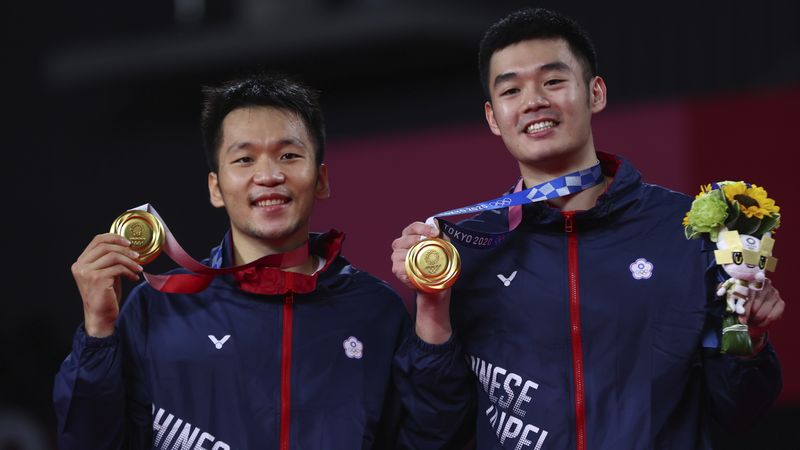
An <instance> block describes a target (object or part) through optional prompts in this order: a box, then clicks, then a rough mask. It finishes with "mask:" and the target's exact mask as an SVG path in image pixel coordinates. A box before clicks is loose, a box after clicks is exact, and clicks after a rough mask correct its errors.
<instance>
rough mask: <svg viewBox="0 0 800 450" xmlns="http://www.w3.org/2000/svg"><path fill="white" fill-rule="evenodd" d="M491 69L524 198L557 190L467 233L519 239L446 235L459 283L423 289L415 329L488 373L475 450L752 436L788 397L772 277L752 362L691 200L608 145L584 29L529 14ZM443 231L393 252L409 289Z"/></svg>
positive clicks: (502, 27) (411, 234)
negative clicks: (420, 245)
mask: <svg viewBox="0 0 800 450" xmlns="http://www.w3.org/2000/svg"><path fill="white" fill-rule="evenodd" d="M479 69H480V75H481V81H482V84H483V87H484V89H485V93H486V97H487V101H486V103H485V106H484V112H485V115H486V120H487V122H488V125H489V128H490V130H491V131H492V133H494V134H495V135H497V136H499V137H501V138H502V140H503V142H504V143H505V146H506V147H507V149H508V151H509V152H510V153H511V155H512V156H513V157H514V158H515V159H516V160H517V162H518V165H519V170H520V179H519V180H518V182H517V183H516V187H515V188H514V189H513V190H514V191H515V192H519V191H521V190H522V189H527V188H536V189H537V191H533V190H532V191H531V193H530V194H527V195H526V196H527V197H528V198H530V199H534V198H537V196H538V195H539V194H536V192H541V193H546V194H549V193H553V192H554V191H555V193H558V195H557V196H556V195H553V196H548V197H549V198H548V200H546V201H541V202H536V203H533V202H530V203H526V204H524V206H522V207H521V208H520V207H519V206H517V207H514V208H511V209H510V210H503V211H502V213H500V214H497V212H498V211H499V210H496V211H488V212H484V213H482V214H479V215H478V216H476V217H474V218H472V219H469V220H467V221H465V222H463V223H462V224H463V226H464V228H467V229H472V230H477V231H480V232H484V233H503V232H508V231H509V230H513V232H512V233H510V234H509V235H508V236H507V237H505V239H504V240H503V241H502V243H500V244H497V245H495V246H494V247H490V248H486V249H475V248H472V247H470V246H469V245H466V244H467V243H469V242H467V241H464V242H461V241H459V238H460V236H463V235H465V234H469V233H468V232H458V233H450V232H449V231H448V236H450V237H451V238H453V244H455V245H456V247H457V248H458V250H459V251H460V254H461V260H462V261H463V270H462V273H461V276H460V278H459V280H458V281H457V282H456V284H455V285H454V286H453V288H452V290H450V289H448V290H444V291H441V292H439V293H433V294H431V293H425V292H419V293H418V294H417V305H418V315H417V320H416V330H417V334H418V335H419V336H420V337H421V338H422V339H424V340H426V341H427V342H431V343H440V342H446V341H452V340H453V339H454V337H453V336H455V339H457V340H459V341H461V343H462V345H463V349H464V351H465V353H466V355H465V357H466V359H468V361H469V363H470V365H471V368H472V371H473V372H474V375H475V382H474V389H475V395H476V396H477V399H478V408H477V418H476V419H475V420H476V421H475V429H476V435H477V438H476V442H477V447H478V449H496V448H505V449H515V450H520V449H524V448H530V449H536V450H540V449H544V450H546V449H559V450H561V449H578V450H584V449H587V448H591V449H608V450H621V449H652V448H658V449H675V450H678V449H681V450H685V449H706V448H711V446H712V442H711V439H712V437H711V436H712V435H713V433H712V430H718V429H720V427H721V429H724V430H725V431H726V432H727V433H734V432H737V431H741V430H744V429H746V428H747V426H749V425H750V424H752V423H753V421H754V420H756V419H757V418H758V417H759V416H761V415H762V414H763V413H764V412H765V411H766V409H767V408H769V406H770V405H771V404H772V402H773V401H774V400H775V398H776V397H777V395H778V393H779V392H780V389H781V374H780V366H779V364H778V360H777V357H776V356H775V353H774V352H773V350H772V348H771V346H770V345H769V343H768V341H767V339H766V329H767V328H768V327H769V326H770V324H772V323H773V322H774V321H775V320H777V319H778V318H780V316H781V314H782V312H783V308H784V301H783V300H782V299H781V298H780V296H779V294H778V292H777V291H776V290H775V288H774V287H773V286H772V285H771V284H769V283H767V285H766V286H765V288H764V290H762V291H759V292H758V293H756V294H754V295H753V294H751V297H752V298H750V301H748V305H750V307H749V309H748V311H747V314H746V315H745V317H744V320H745V321H746V322H748V323H749V325H750V330H751V332H752V335H753V336H752V337H753V341H754V342H755V343H756V344H755V345H754V352H753V354H752V355H749V356H748V357H746V358H740V357H736V356H731V355H722V354H720V352H719V350H718V348H716V347H717V346H718V345H717V344H718V342H717V336H718V334H719V333H720V320H719V319H720V318H719V315H720V313H721V311H722V308H723V302H724V300H723V299H720V298H716V296H715V291H716V288H717V283H718V282H719V281H721V278H720V275H721V272H720V270H719V268H718V266H717V265H716V264H715V261H714V259H713V254H712V252H710V251H708V249H705V248H703V247H702V246H701V245H699V244H698V241H687V240H686V239H685V238H684V231H683V226H682V224H681V219H682V218H683V216H684V214H685V213H686V211H688V210H689V207H690V204H691V199H690V198H688V197H686V196H683V195H681V194H678V193H675V192H671V191H669V190H667V189H664V188H661V187H659V186H654V185H648V184H645V183H643V182H642V180H641V177H640V175H639V173H638V172H637V171H636V169H635V168H634V167H633V166H631V164H630V163H628V162H627V161H626V160H624V159H623V158H621V157H619V156H615V155H611V154H607V153H601V152H598V151H597V150H596V149H595V146H594V141H593V138H592V129H591V118H592V116H593V115H594V114H596V113H599V112H601V111H602V110H603V109H604V108H605V106H606V102H607V89H606V84H605V82H604V81H603V79H602V78H601V77H600V76H598V74H597V63H596V55H595V51H594V49H593V45H592V43H591V41H590V40H589V38H588V37H587V35H586V33H585V32H584V31H583V30H582V29H581V28H580V27H579V26H578V25H577V24H576V23H575V22H574V21H572V20H571V19H568V18H566V17H564V16H562V15H560V14H557V13H555V12H552V11H548V10H544V9H533V10H523V11H519V12H515V13H513V14H511V15H509V16H507V17H505V18H504V19H502V20H500V21H499V22H497V23H495V24H494V25H493V26H492V27H491V28H490V29H489V30H488V31H487V33H486V34H485V36H484V38H483V40H482V42H481V45H480V50H479ZM576 172H577V173H578V174H579V175H576V174H575V173H576ZM575 179H579V180H580V183H575V181H574V180H575ZM573 183H575V184H573ZM554 185H555V186H564V185H571V186H572V185H574V186H579V188H578V189H577V192H576V191H575V190H565V192H563V193H562V192H560V191H559V190H558V189H555V188H553V187H552V186H554ZM491 203H492V202H489V203H487V204H491ZM494 203H503V202H494ZM452 228H453V227H452V226H450V225H448V226H446V227H443V229H444V230H446V231H447V230H450V229H452ZM476 234H477V233H476ZM436 235H438V229H436V228H435V227H433V226H430V225H426V224H423V223H420V222H415V223H412V224H411V225H409V226H408V227H406V228H405V230H403V232H402V235H401V237H399V238H398V239H396V240H395V241H394V242H393V244H392V248H393V252H392V256H391V259H392V262H393V272H394V273H395V275H396V276H397V277H398V278H399V279H400V280H401V281H404V282H406V283H407V284H408V285H409V286H410V287H413V284H412V283H409V280H408V276H407V275H406V272H405V259H406V255H407V254H408V250H409V248H410V247H411V246H412V245H414V244H415V243H417V242H419V240H420V239H421V238H423V237H432V236H436ZM481 236H485V235H481ZM419 312H424V315H420V314H419ZM463 382H464V383H465V384H468V383H469V380H464V381H463Z"/></svg>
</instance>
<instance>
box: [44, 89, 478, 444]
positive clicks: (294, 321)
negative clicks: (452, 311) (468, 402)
mask: <svg viewBox="0 0 800 450" xmlns="http://www.w3.org/2000/svg"><path fill="white" fill-rule="evenodd" d="M203 135H204V143H205V146H206V155H207V157H208V162H209V166H210V168H211V171H210V173H209V174H208V188H209V193H210V198H211V203H212V204H213V205H214V206H215V207H217V208H225V210H226V212H227V213H228V216H229V218H230V226H231V228H230V232H229V233H228V234H227V235H226V236H225V238H224V240H223V242H222V244H221V245H220V246H218V247H216V248H214V249H213V250H212V252H211V257H210V258H209V259H208V260H206V261H205V263H199V262H197V261H194V260H193V259H191V258H190V257H189V256H188V255H186V254H185V252H183V250H182V249H181V248H180V246H179V245H178V244H177V242H176V241H175V239H174V238H173V237H172V235H171V233H170V232H169V230H168V228H167V227H166V225H165V224H164V223H163V222H162V221H161V219H160V217H159V216H158V214H157V213H156V212H155V210H154V209H153V208H152V207H150V206H149V205H147V206H145V207H140V208H136V209H133V210H131V211H128V212H126V213H124V214H122V215H121V216H120V217H119V218H118V219H117V220H116V221H115V222H114V224H113V225H112V233H106V234H100V235H98V236H96V237H95V238H94V239H93V240H92V241H91V242H90V243H89V245H88V246H87V247H86V249H85V251H84V252H83V253H82V254H81V255H80V257H79V258H78V260H77V261H76V262H75V264H74V265H73V266H72V272H73V275H74V278H75V281H76V283H77V285H78V288H79V290H80V294H81V297H82V299H83V308H84V318H85V321H84V323H83V325H82V326H81V327H79V329H78V331H77V332H76V334H75V338H74V340H73V350H72V353H71V354H70V355H69V356H68V357H67V359H66V360H65V361H64V363H63V364H62V367H61V370H60V372H59V374H58V375H57V376H56V382H55V388H54V403H55V409H56V415H57V417H58V439H59V446H60V448H61V449H62V450H65V449H80V450H87V449H90V450H91V449H112V448H113V449H116V448H125V449H149V448H157V449H164V450H166V449H177V448H186V449H214V450H230V449H281V450H288V449H293V448H302V449H331V448H336V449H351V448H364V449H368V448H374V449H384V448H408V449H422V448H442V447H443V446H444V445H445V443H446V442H447V441H448V440H449V439H451V438H452V436H453V434H454V433H455V432H456V427H457V426H458V424H459V423H461V422H462V421H463V416H464V414H465V412H464V411H463V410H462V409H459V408H455V409H453V408H450V406H449V405H450V401H451V399H452V398H454V397H455V398H461V397H464V398H468V397H469V392H468V391H464V390H462V391H460V392H459V390H458V389H460V387H459V384H458V383H455V382H453V381H452V380H453V379H460V378H462V377H463V373H459V372H458V371H459V370H461V371H465V370H466V367H465V366H464V362H463V360H462V359H461V353H460V352H459V351H458V349H457V348H456V346H455V344H454V343H444V344H442V345H431V344H427V343H425V342H423V341H421V340H420V339H419V338H417V337H416V336H414V334H413V333H412V332H411V328H410V327H411V321H410V318H409V317H408V314H407V312H406V310H405V308H404V306H403V304H402V302H401V300H400V299H399V298H398V297H397V295H396V294H395V293H394V292H393V291H392V290H391V288H389V287H388V286H387V285H386V284H385V283H383V282H382V281H380V280H378V279H376V278H374V277H372V276H370V275H369V274H367V273H365V272H362V271H359V270H357V269H355V268H354V267H353V266H351V265H350V264H349V263H348V262H347V260H345V259H344V258H343V257H342V256H341V255H340V249H341V246H342V241H343V238H344V236H343V234H342V233H340V232H337V231H334V230H332V231H330V232H328V233H325V234H315V233H309V217H310V215H311V211H312V208H313V205H314V202H315V201H316V200H318V199H324V198H326V197H328V195H329V192H330V191H329V184H328V172H327V170H328V169H327V167H326V166H325V164H323V154H324V153H323V152H324V144H325V132H324V123H323V117H322V112H321V110H320V107H319V104H318V100H317V94H316V93H315V92H314V91H312V90H310V89H308V88H307V87H305V86H303V85H301V84H298V83H296V82H294V81H292V80H291V79H288V78H285V77H282V76H253V77H250V78H246V79H243V80H240V81H234V82H229V83H227V84H225V85H223V86H221V87H216V88H208V89H206V91H205V105H204V111H203ZM162 249H163V251H164V252H165V253H167V254H169V256H170V257H172V258H173V259H174V260H175V261H176V262H178V263H179V264H181V265H182V266H183V267H184V268H185V269H186V270H177V271H173V272H170V273H169V274H166V275H152V274H147V273H146V272H143V268H142V265H143V264H145V263H147V262H148V261H149V260H151V259H153V258H155V257H156V256H158V254H159V252H160V251H161V250H162ZM140 274H144V276H145V278H146V279H147V281H148V282H147V283H142V284H139V285H138V286H136V287H135V288H134V289H133V291H132V292H131V294H130V295H129V296H128V298H127V299H126V300H125V302H124V304H122V308H121V309H120V301H121V297H120V296H121V289H120V279H121V278H123V277H124V278H127V279H130V280H133V281H137V280H139V277H140ZM443 399H445V400H443Z"/></svg>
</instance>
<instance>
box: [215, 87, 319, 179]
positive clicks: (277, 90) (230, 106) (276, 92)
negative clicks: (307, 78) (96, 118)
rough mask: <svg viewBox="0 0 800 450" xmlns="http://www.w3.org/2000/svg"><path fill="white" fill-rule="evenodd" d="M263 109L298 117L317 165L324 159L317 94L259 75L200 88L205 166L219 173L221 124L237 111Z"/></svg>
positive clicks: (308, 89) (307, 88)
mask: <svg viewBox="0 0 800 450" xmlns="http://www.w3.org/2000/svg"><path fill="white" fill-rule="evenodd" d="M252 106H266V107H273V108H278V109H283V110H287V111H290V112H293V113H295V114H297V115H298V116H299V117H300V119H302V120H303V123H304V125H305V126H306V129H307V131H308V134H309V135H310V136H311V139H312V140H313V144H314V147H315V148H314V153H315V156H316V163H317V165H319V164H322V162H323V160H324V157H325V119H324V117H323V116H322V108H321V107H320V104H319V92H317V91H316V90H314V89H311V88H310V87H308V86H306V85H304V84H302V83H300V82H298V81H296V80H294V79H292V78H290V77H288V76H287V75H284V74H280V73H268V72H260V73H257V74H254V75H250V76H247V77H245V78H241V79H237V80H233V81H228V82H226V83H224V84H222V85H221V86H218V87H213V86H205V87H203V111H202V116H201V121H200V123H201V126H200V128H201V131H202V134H203V136H202V137H203V147H204V149H205V153H206V160H207V161H208V167H209V169H210V170H211V171H212V172H217V170H219V158H218V153H219V146H220V144H221V143H222V121H223V120H224V119H225V116H227V115H228V114H229V113H230V112H231V111H233V110H234V109H238V108H247V107H252Z"/></svg>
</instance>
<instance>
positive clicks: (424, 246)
mask: <svg viewBox="0 0 800 450" xmlns="http://www.w3.org/2000/svg"><path fill="white" fill-rule="evenodd" d="M603 180H604V177H603V171H602V167H601V165H600V162H599V161H598V162H596V163H595V164H594V165H593V166H591V167H588V168H586V169H581V170H578V171H575V172H571V173H568V174H566V175H562V176H560V177H558V178H554V179H552V180H548V181H545V182H543V183H540V184H537V185H535V186H532V187H530V188H528V189H523V182H522V179H520V180H519V182H518V183H517V185H516V187H515V188H514V189H513V192H509V193H507V194H506V195H503V196H502V197H498V198H495V199H493V200H488V201H485V202H480V203H476V204H474V205H469V206H464V207H461V208H456V209H451V210H449V211H444V212H441V213H438V214H436V215H434V216H432V217H430V218H428V221H427V222H428V223H430V222H432V221H433V219H434V218H435V219H436V220H437V221H438V223H439V226H438V227H437V228H439V229H440V230H441V231H442V233H443V234H445V235H446V236H447V237H449V238H450V239H451V240H452V241H453V242H458V244H459V246H461V247H463V248H471V249H477V250H488V249H492V248H496V247H498V246H499V245H501V244H502V243H503V242H504V241H505V240H506V238H507V237H508V236H509V235H510V234H511V233H512V232H513V230H514V229H515V228H516V227H517V225H519V223H520V221H521V220H522V212H521V208H522V205H526V204H529V203H535V202H541V201H544V200H548V199H554V198H558V197H563V196H566V195H572V194H576V193H578V192H581V191H583V190H585V189H589V188H591V187H593V186H597V185H599V184H600V183H602V182H603ZM505 208H508V209H509V211H508V231H504V232H500V233H490V232H483V231H477V230H470V229H468V228H465V227H463V226H461V225H458V224H455V223H451V222H448V221H447V220H444V219H443V218H444V217H450V216H459V215H464V214H474V213H483V212H486V211H493V210H497V209H505ZM405 269H406V274H407V275H408V279H409V281H410V282H411V284H412V285H413V286H414V287H415V288H416V289H418V290H420V291H422V292H430V293H433V292H438V291H442V290H444V289H447V288H449V287H450V286H452V285H453V283H455V281H456V279H457V278H458V275H459V274H460V273H461V257H460V256H459V254H458V251H457V250H456V248H455V247H454V246H453V245H452V244H451V243H450V242H447V241H445V240H443V239H440V238H429V239H424V240H422V241H419V242H418V243H416V244H414V246H412V247H411V249H409V251H408V254H407V255H406V262H405Z"/></svg>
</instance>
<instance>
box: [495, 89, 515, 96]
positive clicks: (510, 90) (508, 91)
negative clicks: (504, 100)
mask: <svg viewBox="0 0 800 450" xmlns="http://www.w3.org/2000/svg"><path fill="white" fill-rule="evenodd" d="M517 92H519V89H517V88H509V89H506V90H504V91H501V92H500V96H501V97H503V96H506V95H513V94H516V93H517Z"/></svg>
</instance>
